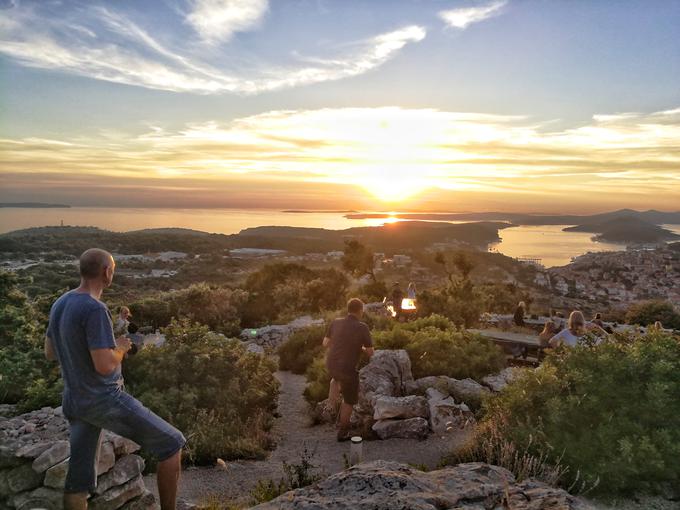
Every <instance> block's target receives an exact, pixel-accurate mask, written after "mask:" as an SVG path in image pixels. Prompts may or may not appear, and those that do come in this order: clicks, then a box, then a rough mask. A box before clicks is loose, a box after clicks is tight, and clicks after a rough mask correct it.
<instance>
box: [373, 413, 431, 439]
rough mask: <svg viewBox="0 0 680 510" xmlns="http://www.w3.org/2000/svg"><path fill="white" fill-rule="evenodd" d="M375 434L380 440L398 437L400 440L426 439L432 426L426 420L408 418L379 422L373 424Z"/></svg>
mask: <svg viewBox="0 0 680 510" xmlns="http://www.w3.org/2000/svg"><path fill="white" fill-rule="evenodd" d="M372 428H373V432H375V433H376V434H377V435H378V437H379V438H380V439H389V438H391V437H398V438H400V439H425V438H426V437H427V434H428V433H429V432H430V426H429V425H428V423H427V420H426V419H425V418H408V419H406V420H378V421H376V422H375V423H374V424H373V427H372Z"/></svg>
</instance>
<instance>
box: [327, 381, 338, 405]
mask: <svg viewBox="0 0 680 510" xmlns="http://www.w3.org/2000/svg"><path fill="white" fill-rule="evenodd" d="M338 402H340V383H339V382H338V381H336V380H335V379H331V382H330V384H329V385H328V403H329V404H330V406H331V407H332V408H333V409H336V407H337V405H338Z"/></svg>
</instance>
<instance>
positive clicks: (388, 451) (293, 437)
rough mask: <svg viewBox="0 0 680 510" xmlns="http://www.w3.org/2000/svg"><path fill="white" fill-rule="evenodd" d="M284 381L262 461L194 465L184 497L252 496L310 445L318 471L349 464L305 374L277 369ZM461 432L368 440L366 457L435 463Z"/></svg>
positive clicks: (186, 475)
mask: <svg viewBox="0 0 680 510" xmlns="http://www.w3.org/2000/svg"><path fill="white" fill-rule="evenodd" d="M276 377H277V379H278V380H279V381H280V382H281V393H280V396H279V406H278V411H279V414H280V417H279V418H277V420H276V422H275V424H274V434H275V436H276V438H277V447H276V449H275V450H273V451H272V452H271V453H270V455H269V458H268V459H267V460H263V461H237V462H230V463H228V468H227V470H224V469H221V468H217V467H214V468H213V467H210V468H206V467H202V468H190V469H187V470H186V471H184V472H183V473H182V479H181V482H180V489H179V497H180V498H182V499H184V500H186V501H188V502H192V503H196V502H200V501H204V500H205V499H206V498H207V497H208V496H209V495H216V496H218V497H219V498H220V499H221V500H226V501H231V500H241V501H247V499H248V496H249V494H250V491H251V490H252V488H253V487H254V486H255V484H256V483H257V481H258V480H262V479H270V478H273V479H275V480H278V479H279V478H281V477H282V476H283V470H282V462H283V461H286V462H288V463H299V462H300V454H301V452H302V451H303V448H304V447H305V446H306V447H307V449H308V450H310V451H314V452H315V455H314V457H313V459H312V463H313V464H315V465H316V466H318V472H320V473H323V474H326V475H330V474H333V473H336V472H338V471H341V470H342V469H344V461H343V454H347V455H349V443H338V442H337V441H336V440H335V429H334V427H333V426H332V425H317V426H313V427H312V426H310V420H309V412H308V407H307V403H306V401H305V399H304V398H303V396H302V392H303V390H304V387H305V378H304V376H301V375H295V374H292V373H290V372H277V373H276ZM464 437H465V434H464V433H462V432H459V433H454V434H449V435H447V436H445V437H437V436H435V435H430V436H429V438H428V439H426V440H423V441H418V440H415V439H388V440H383V441H379V440H377V441H365V442H364V444H363V458H364V461H370V460H377V459H385V460H396V461H399V462H406V463H412V464H424V465H426V466H428V467H430V468H433V467H436V465H437V464H438V463H439V460H440V459H441V456H442V454H444V453H446V452H448V451H450V450H451V449H452V448H453V447H454V446H455V445H457V444H460V442H461V441H462V440H463V439H464ZM144 481H145V482H146V485H147V487H148V488H149V490H152V491H153V492H154V493H155V492H156V480H155V476H154V475H149V476H147V477H145V480H144Z"/></svg>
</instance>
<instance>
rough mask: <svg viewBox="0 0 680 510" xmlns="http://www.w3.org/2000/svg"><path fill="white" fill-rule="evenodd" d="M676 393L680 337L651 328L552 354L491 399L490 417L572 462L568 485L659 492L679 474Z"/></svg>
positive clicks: (558, 459) (526, 446) (523, 445)
mask: <svg viewBox="0 0 680 510" xmlns="http://www.w3.org/2000/svg"><path fill="white" fill-rule="evenodd" d="M678 395H680V343H679V342H678V341H677V340H676V339H674V338H672V337H670V336H667V335H662V334H654V335H647V336H645V337H641V338H639V339H638V340H637V341H634V342H616V341H612V342H606V343H602V344H600V345H588V344H584V345H579V346H577V347H575V348H572V349H568V350H565V351H560V352H556V353H552V354H550V355H549V356H548V357H547V358H546V360H545V361H544V363H543V364H542V365H541V366H540V367H539V368H538V369H536V370H535V371H526V372H525V373H524V374H523V375H522V376H520V377H519V378H518V379H517V380H515V381H513V383H512V384H510V385H509V386H508V387H507V388H506V389H505V390H504V391H503V392H502V393H501V394H500V396H498V397H497V398H494V399H490V400H488V401H487V402H486V404H485V407H486V413H487V414H486V418H485V420H486V422H487V423H491V424H492V426H491V427H490V429H492V430H493V429H495V430H498V431H499V434H498V436H499V437H503V438H505V440H507V441H509V442H511V443H513V444H514V445H516V446H517V448H518V449H519V451H527V452H529V453H531V454H533V455H536V456H538V457H541V456H544V455H547V459H548V460H549V461H550V462H551V463H553V465H557V464H559V463H561V464H562V465H563V466H565V467H568V468H569V471H568V472H567V473H566V474H564V475H563V477H562V483H563V484H564V485H565V486H567V487H568V486H570V485H572V484H573V483H574V482H575V481H576V480H577V479H580V480H583V481H585V483H586V484H587V485H590V486H593V485H596V484H597V483H598V481H599V485H598V486H597V488H596V490H597V491H598V492H600V493H601V494H605V495H616V494H625V493H630V492H634V491H650V492H653V491H655V490H657V489H658V488H659V486H660V484H662V483H668V484H671V485H673V484H678V483H679V482H680V463H678V461H677V459H678V458H680V399H679V398H678ZM482 430H484V427H483V428H482ZM492 439H493V438H492Z"/></svg>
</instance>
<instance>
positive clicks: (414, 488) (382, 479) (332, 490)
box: [255, 461, 592, 510]
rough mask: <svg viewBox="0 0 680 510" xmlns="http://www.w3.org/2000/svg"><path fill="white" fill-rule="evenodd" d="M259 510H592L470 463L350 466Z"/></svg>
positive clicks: (558, 491) (528, 482)
mask: <svg viewBox="0 0 680 510" xmlns="http://www.w3.org/2000/svg"><path fill="white" fill-rule="evenodd" d="M255 508H256V509H258V510H274V509H276V510H293V509H295V510H312V509H314V510H325V509H328V510H330V509H333V510H350V509H351V510H382V509H385V510H392V509H409V510H445V509H451V510H454V509H455V510H483V509H502V508H512V509H513V510H539V509H540V510H591V509H592V507H591V506H589V505H588V504H586V503H584V502H581V501H580V500H578V499H577V498H575V497H574V496H572V495H570V494H569V493H567V492H565V491H563V490H561V489H556V488H554V487H550V486H549V485H546V484H543V483H541V482H537V481H533V480H525V481H522V482H517V481H516V480H515V478H514V476H513V475H512V473H510V471H508V470H506V469H503V468H500V467H497V466H491V465H489V464H483V463H478V462H475V463H469V464H459V465H457V466H453V467H447V468H444V469H440V470H437V471H430V472H427V473H426V472H423V471H419V470H417V469H415V468H412V467H410V466H407V465H405V464H399V463H396V462H386V461H376V462H370V463H366V464H360V465H358V466H354V467H352V468H350V469H348V470H346V471H343V472H341V473H338V474H335V475H333V476H331V477H329V478H327V479H326V480H324V481H322V482H319V483H317V484H315V485H312V486H310V487H305V488H303V489H298V490H295V491H291V492H287V493H285V494H283V495H282V496H279V497H278V498H276V499H274V500H272V501H270V502H268V503H264V504H262V505H259V506H256V507H255Z"/></svg>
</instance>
